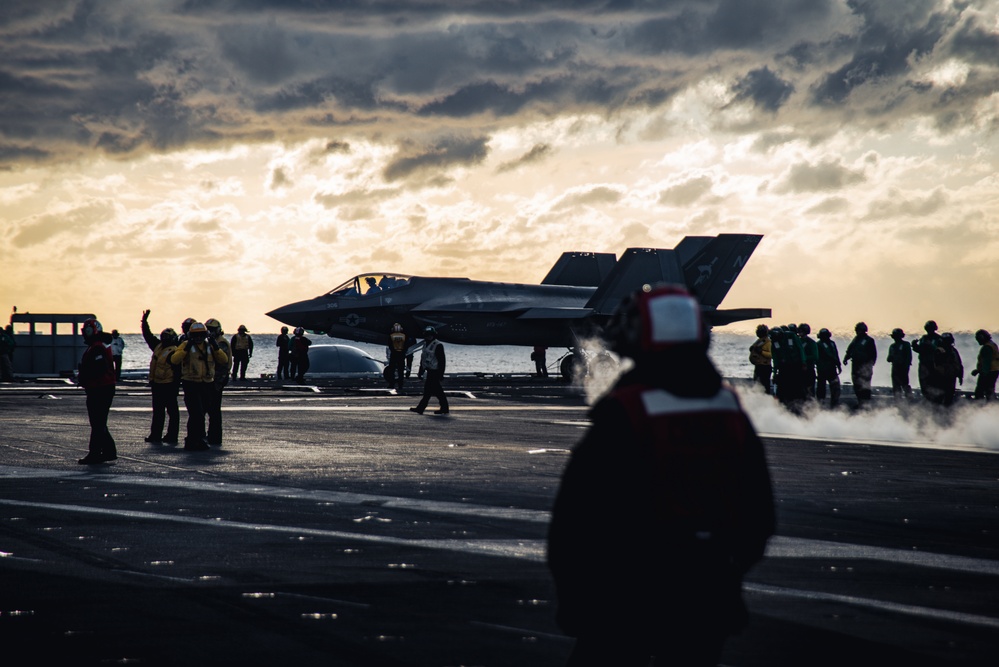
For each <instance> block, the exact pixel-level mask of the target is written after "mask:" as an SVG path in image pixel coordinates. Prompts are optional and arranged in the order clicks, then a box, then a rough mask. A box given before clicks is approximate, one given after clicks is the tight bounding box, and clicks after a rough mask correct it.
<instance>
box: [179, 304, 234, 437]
mask: <svg viewBox="0 0 999 667" xmlns="http://www.w3.org/2000/svg"><path fill="white" fill-rule="evenodd" d="M170 361H171V363H174V364H179V365H180V377H181V385H182V386H183V387H184V407H186V408H187V437H185V438H184V449H187V450H190V451H201V450H205V449H208V438H207V437H206V434H205V416H206V415H207V414H208V409H209V407H210V406H211V402H212V399H213V393H214V392H215V367H216V366H217V365H221V366H222V367H224V368H225V369H226V371H227V372H228V365H229V358H228V357H227V356H226V353H225V352H223V351H222V350H221V349H219V346H218V342H217V341H216V340H215V339H214V338H211V337H209V335H208V328H207V327H206V326H205V325H204V324H202V323H201V322H194V323H193V324H191V326H190V329H189V330H188V333H187V340H185V341H182V342H181V343H180V344H179V345H178V346H177V349H176V350H175V351H174V353H173V355H172V356H171V357H170Z"/></svg>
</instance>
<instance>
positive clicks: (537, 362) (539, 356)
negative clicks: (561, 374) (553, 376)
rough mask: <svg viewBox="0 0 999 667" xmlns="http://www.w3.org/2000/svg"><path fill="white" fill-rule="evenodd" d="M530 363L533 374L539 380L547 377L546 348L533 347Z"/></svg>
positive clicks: (542, 346)
mask: <svg viewBox="0 0 999 667" xmlns="http://www.w3.org/2000/svg"><path fill="white" fill-rule="evenodd" d="M531 361H533V362H534V372H535V373H537V374H538V377H539V378H546V377H548V348H547V347H545V346H544V345H535V346H534V350H532V351H531Z"/></svg>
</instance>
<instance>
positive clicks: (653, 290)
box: [604, 285, 708, 359]
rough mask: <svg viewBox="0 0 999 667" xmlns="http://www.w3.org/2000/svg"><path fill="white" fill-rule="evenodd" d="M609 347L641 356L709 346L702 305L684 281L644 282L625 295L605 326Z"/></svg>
mask: <svg viewBox="0 0 999 667" xmlns="http://www.w3.org/2000/svg"><path fill="white" fill-rule="evenodd" d="M604 338H605V339H606V340H607V342H608V344H609V345H610V348H611V349H612V350H613V351H614V352H616V353H617V354H619V355H620V356H623V357H631V358H632V359H638V358H641V357H643V356H646V355H650V354H656V353H659V352H667V351H670V350H673V349H676V348H677V347H679V346H684V345H697V346H699V347H701V348H702V350H703V349H706V348H707V341H708V336H707V329H706V328H705V326H704V320H703V318H702V317H701V305H700V304H699V303H698V302H697V299H695V298H694V297H693V296H691V295H690V292H688V291H687V290H686V288H685V287H683V286H681V285H660V286H657V287H650V286H648V285H645V286H643V287H642V289H641V291H639V292H636V293H635V294H632V295H631V296H629V297H627V298H625V299H624V300H623V301H622V302H621V305H620V306H618V308H617V310H615V312H614V314H613V315H611V319H610V321H609V322H608V323H607V326H606V327H605V328H604Z"/></svg>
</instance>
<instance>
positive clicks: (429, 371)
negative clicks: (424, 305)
mask: <svg viewBox="0 0 999 667" xmlns="http://www.w3.org/2000/svg"><path fill="white" fill-rule="evenodd" d="M423 340H424V344H423V354H422V355H420V370H419V372H418V373H417V377H423V374H424V373H426V375H427V379H426V382H424V383H423V398H421V399H420V402H419V404H417V406H416V407H415V408H410V410H412V411H413V412H415V413H417V414H421V415H422V414H423V411H424V410H426V409H427V404H428V403H429V402H430V397H431V396H434V397H435V398H437V401H438V402H439V403H440V409H438V410H434V414H435V415H446V414H447V413H448V412H450V408H449V407H448V404H447V396H445V395H444V387H443V386H442V385H441V380H442V379H443V377H444V369H445V368H446V366H447V358H446V357H445V356H444V344H443V343H441V342H440V341H439V340H437V330H436V329H434V328H433V327H427V328H426V329H424V330H423Z"/></svg>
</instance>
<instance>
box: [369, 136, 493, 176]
mask: <svg viewBox="0 0 999 667" xmlns="http://www.w3.org/2000/svg"><path fill="white" fill-rule="evenodd" d="M488 141H489V139H488V137H456V136H449V137H443V138H440V139H438V140H436V141H435V142H433V143H432V144H429V145H425V146H407V147H405V148H403V149H402V150H401V151H400V152H399V154H398V155H397V156H396V157H395V158H393V159H392V160H391V161H390V162H389V164H388V165H387V166H386V167H385V170H384V171H383V172H382V175H383V176H384V177H385V180H386V181H396V180H399V179H402V178H406V177H408V176H411V175H412V174H414V173H416V172H421V171H427V170H430V171H438V170H444V169H447V168H448V167H452V166H462V165H474V164H478V163H480V162H482V161H483V160H485V159H486V155H487V154H488V153H489V146H488V145H487V144H488Z"/></svg>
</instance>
